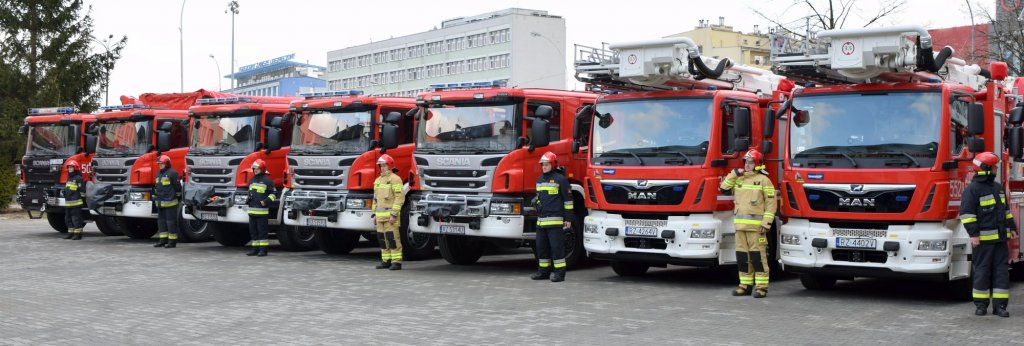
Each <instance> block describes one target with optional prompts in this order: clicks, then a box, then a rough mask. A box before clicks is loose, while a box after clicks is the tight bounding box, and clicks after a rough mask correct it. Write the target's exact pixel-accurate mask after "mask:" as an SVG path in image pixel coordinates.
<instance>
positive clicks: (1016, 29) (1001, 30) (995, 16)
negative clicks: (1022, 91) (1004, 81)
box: [972, 5, 1024, 76]
mask: <svg viewBox="0 0 1024 346" xmlns="http://www.w3.org/2000/svg"><path fill="white" fill-rule="evenodd" d="M975 8H981V11H979V12H980V13H979V14H978V16H977V18H978V19H979V20H977V21H976V22H978V23H982V24H987V25H979V26H976V27H975V28H974V31H973V32H972V34H974V35H976V36H975V38H976V39H977V38H979V37H981V38H987V39H988V40H987V41H988V44H979V45H977V46H975V48H974V54H975V55H976V56H978V57H985V58H987V59H988V60H990V61H1004V62H1006V64H1007V65H1009V67H1010V74H1011V75H1014V76H1020V75H1021V74H1024V67H1022V66H1021V65H1022V62H1024V22H1022V21H1021V20H1020V19H1018V18H1017V13H1018V11H1020V7H1019V5H1018V7H1017V8H1012V9H1002V12H1000V8H996V9H995V10H989V9H987V8H986V7H984V6H978V5H975ZM981 42H983V41H979V43H981Z"/></svg>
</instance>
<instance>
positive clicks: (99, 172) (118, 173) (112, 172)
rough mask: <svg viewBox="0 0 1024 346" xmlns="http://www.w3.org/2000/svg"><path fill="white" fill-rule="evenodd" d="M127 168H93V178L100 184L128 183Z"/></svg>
mask: <svg viewBox="0 0 1024 346" xmlns="http://www.w3.org/2000/svg"><path fill="white" fill-rule="evenodd" d="M128 171H129V169H128V168H120V167H118V168H109V167H94V168H93V173H94V174H93V176H94V177H95V179H96V181H97V182H100V183H124V182H128Z"/></svg>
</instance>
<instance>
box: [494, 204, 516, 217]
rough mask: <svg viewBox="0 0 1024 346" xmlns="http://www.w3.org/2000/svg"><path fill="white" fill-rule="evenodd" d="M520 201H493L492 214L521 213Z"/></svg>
mask: <svg viewBox="0 0 1024 346" xmlns="http://www.w3.org/2000/svg"><path fill="white" fill-rule="evenodd" d="M519 210H520V205H519V203H491V214H492V215H519Z"/></svg>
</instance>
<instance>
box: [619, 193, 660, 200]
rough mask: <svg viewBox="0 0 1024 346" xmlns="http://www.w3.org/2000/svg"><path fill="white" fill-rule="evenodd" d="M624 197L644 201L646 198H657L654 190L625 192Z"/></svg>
mask: <svg viewBox="0 0 1024 346" xmlns="http://www.w3.org/2000/svg"><path fill="white" fill-rule="evenodd" d="M626 198H629V199H632V200H645V201H646V200H652V199H658V194H657V193H656V192H629V193H627V194H626Z"/></svg>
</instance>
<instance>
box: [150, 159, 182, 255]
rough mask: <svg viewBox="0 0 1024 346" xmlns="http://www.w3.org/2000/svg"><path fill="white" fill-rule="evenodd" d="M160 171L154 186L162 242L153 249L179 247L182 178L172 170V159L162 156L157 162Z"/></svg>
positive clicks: (158, 226)
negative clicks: (179, 201)
mask: <svg viewBox="0 0 1024 346" xmlns="http://www.w3.org/2000/svg"><path fill="white" fill-rule="evenodd" d="M157 162H158V163H159V165H160V171H159V172H157V174H156V183H155V185H154V186H153V203H155V204H156V208H157V218H156V224H157V228H158V229H159V230H160V241H159V242H157V243H156V244H153V247H165V248H168V249H170V248H174V247H176V246H178V245H177V244H178V200H179V199H181V177H180V176H178V172H175V171H174V168H171V157H170V156H167V155H160V159H159V160H157Z"/></svg>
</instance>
